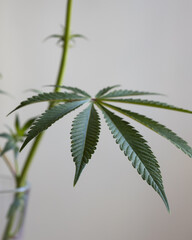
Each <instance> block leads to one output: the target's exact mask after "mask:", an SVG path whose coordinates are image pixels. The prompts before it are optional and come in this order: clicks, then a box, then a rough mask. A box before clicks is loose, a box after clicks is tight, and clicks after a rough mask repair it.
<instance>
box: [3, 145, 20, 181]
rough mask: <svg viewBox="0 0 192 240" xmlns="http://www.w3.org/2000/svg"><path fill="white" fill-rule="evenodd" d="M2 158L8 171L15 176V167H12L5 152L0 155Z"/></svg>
mask: <svg viewBox="0 0 192 240" xmlns="http://www.w3.org/2000/svg"><path fill="white" fill-rule="evenodd" d="M0 152H2V149H1V148H0ZM2 158H3V160H4V161H5V163H6V165H7V167H8V168H9V170H10V172H11V173H12V175H13V177H14V178H16V172H15V169H14V167H13V166H12V164H11V162H10V160H9V159H8V157H7V156H6V155H5V154H3V155H2Z"/></svg>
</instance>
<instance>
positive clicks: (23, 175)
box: [17, 0, 73, 187]
mask: <svg viewBox="0 0 192 240" xmlns="http://www.w3.org/2000/svg"><path fill="white" fill-rule="evenodd" d="M72 2H73V0H68V1H67V9H66V19H65V31H64V45H63V51H62V57H61V62H60V67H59V72H58V76H57V81H56V86H55V89H54V92H59V85H62V83H63V79H64V74H65V70H66V63H67V55H68V49H69V41H70V26H71V15H72ZM51 107H52V103H50V104H49V107H48V108H51ZM42 137H43V133H40V134H39V135H38V136H37V137H36V139H35V141H34V143H33V145H32V147H31V149H30V151H29V154H28V156H27V158H26V161H25V164H24V166H23V169H22V172H21V175H20V177H19V178H18V183H17V185H18V187H20V186H22V185H23V184H25V182H26V178H27V174H28V171H29V168H30V166H31V163H32V161H33V158H34V155H35V153H36V151H37V148H38V146H39V144H40V142H41V139H42Z"/></svg>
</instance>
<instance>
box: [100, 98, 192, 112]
mask: <svg viewBox="0 0 192 240" xmlns="http://www.w3.org/2000/svg"><path fill="white" fill-rule="evenodd" d="M102 101H107V102H118V103H129V104H137V105H143V106H147V107H155V108H163V109H168V110H173V111H178V112H185V113H192V111H190V110H187V109H183V108H179V107H175V106H173V105H169V104H167V103H163V102H156V101H151V100H142V99H131V98H130V99H108V98H106V99H102Z"/></svg>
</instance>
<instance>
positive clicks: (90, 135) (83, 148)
mask: <svg viewBox="0 0 192 240" xmlns="http://www.w3.org/2000/svg"><path fill="white" fill-rule="evenodd" d="M99 132H100V121H99V115H98V113H97V111H96V110H95V108H94V106H93V103H91V104H90V105H89V106H88V107H87V108H86V109H85V110H84V111H82V112H80V113H79V114H78V115H77V117H76V118H75V120H74V121H73V125H72V130H71V152H72V156H73V160H74V162H75V165H76V173H75V178H74V185H75V184H76V183H77V181H78V179H79V176H80V174H81V172H82V170H83V168H84V167H85V165H86V164H87V163H88V161H89V159H90V158H91V156H92V154H93V153H94V151H95V149H96V145H97V142H98V138H99Z"/></svg>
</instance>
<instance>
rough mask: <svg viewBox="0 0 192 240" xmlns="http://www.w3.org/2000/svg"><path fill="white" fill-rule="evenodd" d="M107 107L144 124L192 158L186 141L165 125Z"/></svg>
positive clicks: (127, 111)
mask: <svg viewBox="0 0 192 240" xmlns="http://www.w3.org/2000/svg"><path fill="white" fill-rule="evenodd" d="M104 105H105V106H107V107H109V108H111V109H113V110H116V111H117V112H119V113H122V114H124V115H125V116H127V117H130V118H132V119H134V120H135V121H137V122H139V123H141V124H143V125H144V126H146V127H148V128H149V129H151V130H153V131H154V132H156V133H158V134H159V135H161V136H163V137H164V138H166V139H167V140H169V141H170V142H171V143H173V144H174V145H175V146H176V147H178V148H179V149H181V150H182V151H183V152H184V153H186V154H187V155H188V156H189V157H191V158H192V148H191V147H190V146H189V145H188V144H187V142H186V141H184V140H183V139H182V138H180V137H179V136H177V135H176V133H174V132H172V131H171V130H170V129H168V128H167V127H165V126H164V125H162V124H160V123H158V122H156V121H154V120H153V119H151V118H148V117H146V116H144V115H141V114H139V113H135V112H132V111H129V110H125V109H122V108H119V107H116V106H113V105H110V104H105V103H104Z"/></svg>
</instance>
